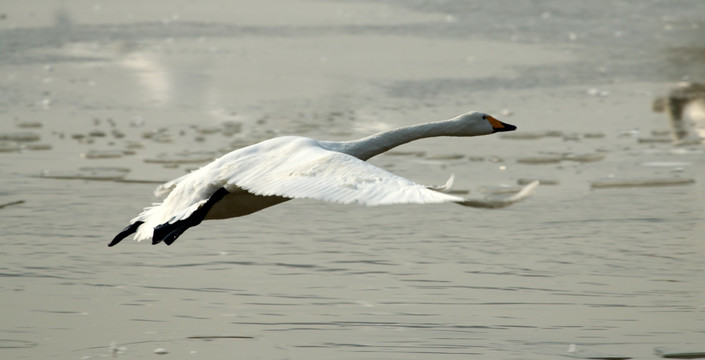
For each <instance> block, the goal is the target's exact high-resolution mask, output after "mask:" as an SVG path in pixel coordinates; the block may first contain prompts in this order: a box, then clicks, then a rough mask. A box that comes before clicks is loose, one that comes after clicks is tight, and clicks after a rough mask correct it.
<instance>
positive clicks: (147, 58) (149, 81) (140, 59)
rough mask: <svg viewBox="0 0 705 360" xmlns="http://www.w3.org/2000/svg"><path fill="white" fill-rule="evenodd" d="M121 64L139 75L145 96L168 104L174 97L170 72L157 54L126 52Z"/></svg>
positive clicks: (156, 101)
mask: <svg viewBox="0 0 705 360" xmlns="http://www.w3.org/2000/svg"><path fill="white" fill-rule="evenodd" d="M120 64H121V65H122V66H124V67H126V68H127V69H129V70H131V72H132V73H133V74H134V75H135V76H136V77H137V79H138V81H139V84H140V86H139V87H140V88H141V89H142V91H144V92H145V94H144V96H145V98H147V99H149V100H151V101H153V102H155V103H157V104H168V103H169V102H170V101H169V100H171V97H172V87H173V85H172V84H171V82H170V80H169V74H168V73H167V69H166V68H165V67H164V65H163V64H162V63H161V62H160V61H159V58H158V56H157V55H156V54H152V53H148V52H130V53H128V54H125V56H124V57H123V59H122V60H121V61H120Z"/></svg>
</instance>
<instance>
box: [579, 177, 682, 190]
mask: <svg viewBox="0 0 705 360" xmlns="http://www.w3.org/2000/svg"><path fill="white" fill-rule="evenodd" d="M693 183H695V179H690V178H632V179H619V178H607V179H600V180H595V181H593V182H591V183H590V186H591V187H592V188H593V189H601V188H613V187H647V186H674V185H688V184H693Z"/></svg>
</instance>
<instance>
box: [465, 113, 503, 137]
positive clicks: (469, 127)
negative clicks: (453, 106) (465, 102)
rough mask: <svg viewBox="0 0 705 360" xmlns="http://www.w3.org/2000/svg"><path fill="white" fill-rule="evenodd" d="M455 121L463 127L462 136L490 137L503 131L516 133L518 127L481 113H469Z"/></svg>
mask: <svg viewBox="0 0 705 360" xmlns="http://www.w3.org/2000/svg"><path fill="white" fill-rule="evenodd" d="M455 120H456V121H457V122H458V123H459V124H460V125H461V127H462V130H460V134H459V135H461V136H463V135H464V136H475V135H489V134H493V133H496V132H502V131H514V130H516V129H517V127H516V126H514V125H511V124H507V123H504V122H501V121H499V120H497V119H495V118H494V117H492V116H491V115H487V114H485V113H481V112H469V113H467V114H463V115H460V116H458V117H456V118H455Z"/></svg>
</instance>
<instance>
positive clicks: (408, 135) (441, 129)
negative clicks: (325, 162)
mask: <svg viewBox="0 0 705 360" xmlns="http://www.w3.org/2000/svg"><path fill="white" fill-rule="evenodd" d="M458 126H459V124H458V122H457V121H454V120H444V121H436V122H430V123H425V124H419V125H411V126H405V127H402V128H398V129H394V130H389V131H383V132H381V133H378V134H374V135H371V136H368V137H365V138H362V139H359V140H352V141H322V142H321V145H322V146H324V147H326V148H329V149H331V150H335V151H339V152H342V153H345V154H348V155H352V156H354V157H356V158H358V159H361V160H367V159H369V158H371V157H373V156H375V155H378V154H381V153H383V152H385V151H388V150H390V149H393V148H395V147H397V146H399V145H402V144H406V143H408V142H410V141H414V140H418V139H423V138H428V137H435V136H459V133H460V131H459V129H458Z"/></svg>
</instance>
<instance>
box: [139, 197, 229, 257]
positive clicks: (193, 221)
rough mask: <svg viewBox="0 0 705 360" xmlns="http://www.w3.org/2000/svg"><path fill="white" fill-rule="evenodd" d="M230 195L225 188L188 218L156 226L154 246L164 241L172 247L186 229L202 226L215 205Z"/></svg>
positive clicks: (153, 237) (153, 235) (153, 239)
mask: <svg viewBox="0 0 705 360" xmlns="http://www.w3.org/2000/svg"><path fill="white" fill-rule="evenodd" d="M228 194H229V192H228V191H227V190H225V188H220V189H218V190H216V192H215V193H213V195H211V197H210V198H209V199H208V201H206V203H205V204H203V206H201V207H200V208H198V209H197V210H196V211H194V212H193V213H192V214H191V215H190V216H189V217H188V218H186V219H183V220H179V221H175V222H173V223H168V222H165V223H163V224H161V225H158V226H156V227H155V228H154V233H153V234H152V245H156V244H159V243H160V242H162V241H163V242H164V243H165V244H167V245H171V244H172V243H173V242H174V241H176V239H177V238H178V237H179V236H181V234H183V233H184V231H186V229H188V228H190V227H192V226H196V225H198V224H200V223H201V221H203V219H205V217H206V214H208V212H209V211H210V210H211V208H212V207H213V205H215V203H217V202H218V201H220V200H221V199H222V198H223V197H225V195H228Z"/></svg>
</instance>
